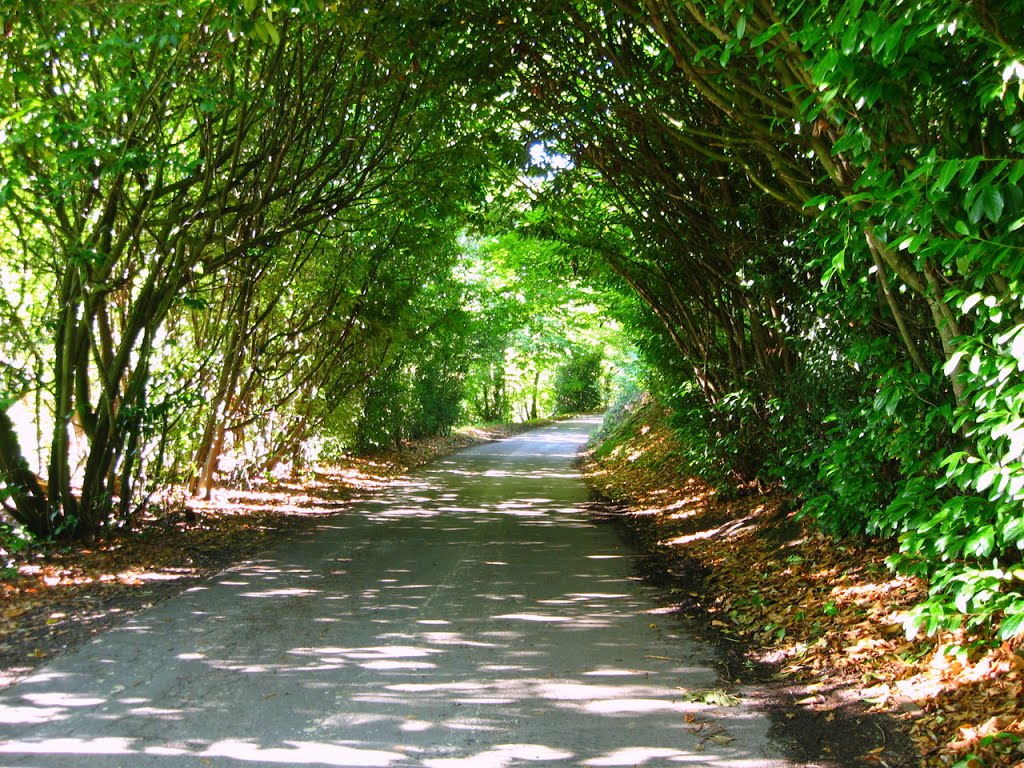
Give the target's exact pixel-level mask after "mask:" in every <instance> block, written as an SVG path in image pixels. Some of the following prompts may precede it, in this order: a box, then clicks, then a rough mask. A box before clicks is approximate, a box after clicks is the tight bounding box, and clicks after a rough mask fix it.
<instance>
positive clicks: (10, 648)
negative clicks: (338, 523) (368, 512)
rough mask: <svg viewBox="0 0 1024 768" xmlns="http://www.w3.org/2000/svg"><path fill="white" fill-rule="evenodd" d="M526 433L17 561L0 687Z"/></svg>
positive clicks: (201, 504)
mask: <svg viewBox="0 0 1024 768" xmlns="http://www.w3.org/2000/svg"><path fill="white" fill-rule="evenodd" d="M522 428H523V427H522V425H509V426H497V427H488V428H487V429H470V430H463V431H460V432H458V433H456V434H454V435H452V436H451V437H446V438H435V439H431V440H422V441H417V442H414V443H411V444H408V445H405V446H403V447H402V448H401V449H400V450H395V451H391V452H388V453H383V454H381V455H378V456H374V457H368V458H352V459H350V460H348V461H347V462H345V463H344V464H342V465H339V466H335V467H331V468H323V469H321V470H319V471H317V472H316V473H314V474H313V475H312V476H311V477H307V478H305V479H304V480H302V481H301V482H275V483H265V484H261V485H258V486H256V487H253V488H249V489H223V490H218V491H216V492H215V494H214V497H213V499H212V500H211V501H193V500H188V501H187V502H186V501H185V500H184V499H181V500H180V501H179V502H178V503H177V504H174V505H172V506H171V508H170V509H169V510H166V509H165V510H163V511H159V514H157V515H154V516H152V517H149V518H147V519H145V520H142V521H140V525H139V526H138V528H137V529H136V530H133V531H131V532H123V533H118V534H117V535H111V536H109V537H106V538H103V539H99V540H96V541H92V542H87V543H83V542H78V543H73V544H48V545H38V546H34V547H32V548H30V549H28V550H25V551H22V552H20V553H17V554H16V555H15V558H16V560H15V567H16V569H17V573H16V574H14V575H11V576H10V577H9V578H6V579H3V580H0V686H3V685H7V684H10V683H11V682H13V681H15V680H17V679H19V678H21V677H24V676H25V675H26V674H28V673H30V672H31V671H32V670H33V669H35V668H36V667H37V666H39V664H41V663H42V662H44V661H45V660H46V659H48V658H51V657H53V656H54V655H57V654H59V653H62V652H64V651H67V650H69V649H71V648H74V647H77V646H78V645H81V644H82V643H83V642H85V641H87V640H88V639H89V638H91V637H92V636H93V635H95V634H96V633H98V632H100V631H102V630H104V629H107V628H109V627H112V626H115V625H116V624H118V623H120V622H122V621H124V620H125V619H126V618H127V617H128V616H130V615H131V614H133V613H135V612H137V611H139V610H141V609H143V608H146V607H148V606H149V605H152V604H153V603H155V602H157V601H159V600H162V599H165V598H167V597H170V596H172V595H174V594H177V593H179V592H181V591H182V590H184V589H186V588H187V587H189V586H191V585H193V584H195V583H196V582H198V581H201V580H202V579H205V578H208V577H209V576H211V575H213V574H215V573H218V572H219V571H221V570H223V569H224V568H227V567H228V566H230V565H232V564H233V563H236V562H239V561H241V560H243V559H245V558H246V557H249V556H252V555H254V554H255V553H257V552H259V551H260V550H262V549H264V548H266V547H268V546H270V545H271V544H272V543H273V542H274V541H276V540H278V539H280V538H281V537H283V536H285V535H288V534H290V533H294V532H296V531H299V530H302V529H303V528H305V527H307V526H310V525H315V524H316V523H317V522H318V521H319V520H321V519H322V518H323V517H325V516H327V515H332V514H336V513H338V512H340V511H342V510H343V509H344V508H345V506H346V505H347V503H348V502H349V501H351V500H352V499H353V498H357V497H359V496H361V495H365V494H367V493H372V492H373V491H374V490H377V489H379V488H382V487H384V486H385V485H387V484H388V483H390V482H391V481H392V480H393V479H395V478H396V477H399V476H400V475H402V474H403V473H405V472H406V471H408V470H409V469H410V468H412V467H415V466H419V465H422V464H425V463H427V462H429V461H431V460H433V459H434V458H437V457H438V456H441V455H444V454H447V453H451V452H453V451H455V450H458V449H460V448H464V447H467V446H469V445H473V444H475V443H480V442H484V441H487V440H493V439H498V438H500V437H503V436H507V435H510V434H512V433H514V432H516V431H519V430H521V429H522Z"/></svg>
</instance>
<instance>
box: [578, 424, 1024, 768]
mask: <svg viewBox="0 0 1024 768" xmlns="http://www.w3.org/2000/svg"><path fill="white" fill-rule="evenodd" d="M652 407H654V406H652ZM644 416H645V418H643V421H642V424H638V425H637V428H636V430H635V432H634V433H633V435H632V438H631V439H630V440H629V441H628V442H626V443H624V444H621V445H620V446H618V447H617V448H616V449H615V450H614V451H612V452H611V453H610V454H609V455H607V456H604V457H603V458H602V459H601V460H600V461H597V460H594V459H593V458H592V457H591V458H590V459H588V460H587V462H586V463H585V470H586V472H587V475H588V477H589V479H590V481H591V482H592V483H593V484H594V485H595V486H596V487H597V488H598V489H599V490H600V491H601V492H602V493H603V494H604V495H605V496H607V497H608V498H611V499H615V500H620V501H624V502H625V503H627V505H628V507H629V509H630V510H631V514H632V515H633V516H634V517H635V519H638V520H641V521H642V525H643V530H644V531H646V533H645V536H646V537H648V538H649V539H650V541H649V546H651V547H657V548H660V549H662V550H667V551H670V552H671V554H672V558H666V562H672V559H673V558H675V559H677V560H678V559H680V558H682V559H685V560H686V561H688V562H690V563H693V564H695V565H696V567H697V568H698V569H701V570H703V571H704V572H706V573H707V574H708V575H707V577H706V578H705V580H704V582H705V583H704V586H703V588H702V590H701V591H702V593H703V594H701V595H699V596H698V595H696V594H695V593H691V595H690V596H691V597H698V599H700V600H701V603H702V608H703V610H704V611H705V612H706V613H707V615H708V617H709V619H710V622H711V624H712V625H713V626H715V627H716V628H717V629H719V630H721V631H722V632H723V633H724V634H725V635H726V636H727V637H731V638H734V639H736V640H738V641H741V642H743V643H745V644H747V646H748V647H749V648H750V655H751V656H753V657H754V658H755V659H756V660H758V661H763V662H767V663H770V664H772V665H773V666H774V667H775V668H776V669H778V670H779V674H780V675H782V676H784V677H785V678H786V679H790V680H796V681H800V682H802V683H803V684H804V685H805V686H806V690H807V692H808V695H807V696H806V698H805V699H804V700H803V701H802V702H800V703H801V704H803V705H805V706H812V707H813V706H815V704H817V703H819V702H820V700H822V698H823V697H821V696H819V695H818V693H819V692H822V693H823V692H825V691H828V692H830V693H831V694H832V695H835V694H836V693H839V694H841V695H842V696H844V697H846V698H850V699H857V700H860V701H865V702H868V703H869V704H870V705H872V707H873V708H875V709H876V710H878V711H888V712H892V713H896V714H898V715H899V716H900V717H901V718H903V719H904V720H905V721H906V725H907V729H908V731H909V733H910V735H911V737H912V738H913V740H914V742H915V745H916V747H917V749H918V751H919V753H920V764H921V766H925V767H927V768H931V767H932V766H936V767H938V766H944V767H948V766H953V765H955V764H959V765H961V766H964V768H992V767H993V766H1018V767H1022V768H1024V752H1022V750H1021V743H1022V742H1021V739H1022V737H1024V698H1022V686H1024V649H1022V648H1021V647H1020V644H1019V643H1017V644H1014V645H1011V644H1009V643H1004V644H1002V645H998V646H994V647H993V646H992V645H991V644H984V643H982V644H979V643H977V642H975V641H976V640H977V639H976V638H968V637H965V636H964V635H963V634H962V633H944V634H942V635H941V636H939V637H934V638H918V639H914V640H908V639H907V635H906V632H905V629H904V623H903V622H904V619H905V618H906V614H907V611H908V610H909V609H910V608H911V607H912V606H913V605H914V604H915V603H916V602H918V601H919V600H920V599H921V598H922V597H923V596H924V595H925V594H926V585H925V584H924V583H922V582H921V581H920V580H917V579H912V578H908V577H903V576H898V575H894V574H893V573H892V572H890V571H889V570H888V568H887V567H886V566H885V564H884V560H885V557H886V556H887V555H888V554H890V553H891V551H892V550H891V545H890V544H889V543H888V542H878V541H856V542H849V541H837V540H835V539H833V538H831V537H828V536H825V535H823V534H821V533H816V532H813V531H812V530H810V529H809V528H808V527H807V526H806V525H805V524H803V523H801V522H799V521H797V520H795V519H794V516H793V513H792V511H791V510H790V507H791V506H792V502H791V500H790V499H788V498H787V497H786V496H785V495H784V494H782V493H780V492H778V491H773V490H770V489H769V490H768V491H767V492H763V491H761V490H759V489H756V488H749V489H741V490H744V491H746V495H744V494H740V496H739V498H734V499H732V500H722V499H718V498H717V497H716V495H715V493H714V490H713V489H712V488H710V487H708V486H707V485H705V484H703V483H701V482H700V481H697V480H694V479H693V478H689V477H685V476H682V475H680V474H679V472H678V471H677V470H676V468H675V467H676V463H675V462H674V461H673V458H672V453H673V450H674V449H675V446H674V445H673V442H672V438H671V434H670V433H669V432H668V430H667V429H665V428H664V427H663V425H664V424H665V422H666V420H665V418H664V416H663V415H659V414H658V413H656V412H653V413H647V414H645V415H644ZM676 589H677V591H680V592H686V591H688V590H692V589H693V587H692V586H688V585H686V584H680V585H679V586H677V587H676ZM964 649H968V650H964ZM884 751H885V750H884V749H878V750H874V752H875V754H874V755H871V754H869V755H865V756H863V757H864V758H865V759H867V760H869V761H871V760H872V759H875V760H877V762H878V764H879V765H883V764H888V763H886V762H885V755H884Z"/></svg>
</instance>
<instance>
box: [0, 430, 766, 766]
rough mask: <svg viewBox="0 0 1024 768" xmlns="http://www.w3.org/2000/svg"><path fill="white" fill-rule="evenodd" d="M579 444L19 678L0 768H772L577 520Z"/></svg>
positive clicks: (426, 499) (562, 434)
mask: <svg viewBox="0 0 1024 768" xmlns="http://www.w3.org/2000/svg"><path fill="white" fill-rule="evenodd" d="M592 426H593V424H591V423H582V424H581V423H571V424H568V425H565V424H563V425H558V426H556V427H553V428H549V429H545V430H540V431H538V432H535V433H529V434H526V435H522V436H519V437H517V438H515V439H513V440H508V441H503V442H502V443H498V444H492V445H487V446H482V447H479V448H477V449H473V450H470V451H467V452H464V453H462V454H459V455H457V456H455V457H452V458H450V459H448V460H446V461H444V462H441V463H438V464H435V465H434V466H432V467H430V468H428V469H426V470H424V471H421V472H420V473H419V474H417V475H416V476H414V477H412V478H410V479H408V480H407V481H406V482H404V483H403V484H402V486H401V487H399V488H393V489H391V490H389V491H387V492H386V493H384V494H382V495H380V496H379V497H377V498H375V499H373V500H370V501H367V502H363V503H360V505H359V506H358V507H357V508H356V509H354V510H352V511H350V512H348V513H346V514H344V515H341V516H338V517H336V518H333V519H331V520H329V521H327V522H325V523H324V524H323V525H321V526H319V527H318V528H317V529H316V530H314V531H312V532H311V533H309V534H308V535H306V536H304V537H303V538H301V539H298V540H296V541H293V542H290V543H289V544H288V545H287V546H285V547H281V548H279V549H277V550H275V551H273V552H270V553H267V554H266V556H264V557H262V558H259V559H256V560H254V561H252V562H250V563H247V564H245V565H244V566H241V567H238V568H235V569H233V570H230V571H227V572H225V573H223V574H221V576H220V577H218V578H216V579H214V580H212V581H211V582H209V583H207V584H204V585H202V586H199V587H196V588H194V589H192V590H190V591H188V592H187V593H185V594H183V595H181V596H180V597H178V598H175V599H173V600H170V601H168V602H166V603H163V604H161V605H159V606H157V607H156V608H155V609H154V610H152V611H149V612H147V613H145V614H143V615H140V616H138V617H136V619H135V620H133V621H132V622H131V623H129V624H128V625H126V626H125V627H123V628H121V629H119V630H116V631H112V632H109V633H107V634H105V635H103V636H101V637H100V638H98V639H97V640H96V641H95V642H93V643H92V644H90V645H88V646H86V647H85V648H83V649H81V651H79V652H78V653H77V654H74V655H72V656H68V657H65V658H64V659H61V660H59V661H58V662H56V663H54V664H52V665H50V666H48V667H45V668H43V670H42V671H40V672H39V673H38V674H36V675H35V676H33V677H31V678H29V679H27V680H25V681H24V682H23V683H21V684H20V685H17V686H15V687H12V688H11V689H9V690H8V691H6V692H5V695H3V696H2V697H0V737H2V738H3V739H4V740H3V741H2V742H0V765H4V766H15V765H19V766H37V768H49V767H51V766H67V765H74V766H76V768H99V767H100V766H103V767H104V768H109V767H111V766H124V767H125V768H139V767H141V768H144V767H145V766H160V767H161V768H178V767H180V766H196V767H198V766H248V765H252V766H256V765H291V766H392V765H396V766H397V765H422V766H429V767H431V768H503V767H504V766H515V765H524V764H533V765H538V764H539V765H583V766H638V765H639V766H669V765H673V766H674V765H692V766H717V767H725V766H730V767H737V768H739V767H748V768H753V766H758V767H761V766H776V765H778V766H781V765H784V764H785V763H783V762H782V761H780V760H778V759H772V758H771V757H770V755H771V753H772V749H771V746H770V745H769V744H768V742H767V740H766V739H767V737H766V735H765V734H766V732H767V723H766V722H765V721H764V720H763V719H762V718H761V716H760V715H758V714H757V713H755V712H753V711H752V710H750V709H749V708H747V707H746V706H743V705H742V703H741V704H740V705H738V706H727V707H722V706H712V705H710V704H707V703H704V702H703V700H702V691H706V690H707V689H709V688H713V687H714V686H717V685H719V683H718V681H717V678H716V675H715V674H714V672H713V671H712V670H711V668H710V666H709V664H708V661H707V651H706V650H705V649H704V648H703V647H701V646H699V645H696V644H694V643H693V642H691V641H690V640H688V639H687V638H685V637H682V636H680V629H679V628H678V627H677V626H675V625H674V624H673V623H672V621H671V620H670V619H668V617H664V616H662V615H661V612H660V611H659V609H658V608H657V607H656V606H655V605H654V603H653V602H652V601H651V599H650V596H649V595H648V593H647V592H646V591H645V589H644V587H643V586H642V585H641V584H639V583H638V581H637V579H636V578H635V577H634V576H633V575H632V572H631V556H630V554H629V552H628V551H626V550H624V548H623V546H622V545H621V543H620V542H619V541H618V540H617V539H616V537H615V534H614V533H613V532H612V531H611V530H610V529H609V528H608V527H607V526H597V525H594V524H593V523H592V522H591V521H590V520H589V519H588V517H587V516H586V514H585V512H584V511H583V504H584V502H585V501H586V491H585V488H584V487H583V485H582V483H581V482H580V481H579V480H578V478H577V477H576V475H575V474H574V473H573V472H572V470H571V468H570V467H571V459H572V457H573V455H574V454H575V451H576V448H577V447H578V446H579V445H580V444H581V443H582V442H583V441H584V440H585V439H586V436H587V434H588V432H589V431H590V429H591V428H592ZM705 698H706V697H705Z"/></svg>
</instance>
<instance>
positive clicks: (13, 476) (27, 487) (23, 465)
mask: <svg viewBox="0 0 1024 768" xmlns="http://www.w3.org/2000/svg"><path fill="white" fill-rule="evenodd" d="M0 476H2V478H3V481H4V482H5V483H6V484H7V489H8V491H9V493H10V494H11V500H12V501H13V502H14V512H13V514H14V519H15V520H17V521H18V522H19V523H21V524H22V525H23V526H25V528H26V529H27V530H28V531H29V532H30V533H31V534H32V535H33V536H38V537H39V538H48V537H50V536H52V535H53V524H52V518H51V517H50V512H49V507H48V505H47V502H46V494H45V493H44V492H43V488H42V486H41V485H40V484H39V478H37V477H36V476H35V473H34V472H32V470H31V469H29V466H28V461H26V460H25V457H24V456H23V455H22V452H21V444H20V443H19V442H18V435H17V433H15V431H14V422H13V421H11V417H10V416H9V415H8V413H7V411H6V410H2V411H0Z"/></svg>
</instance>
